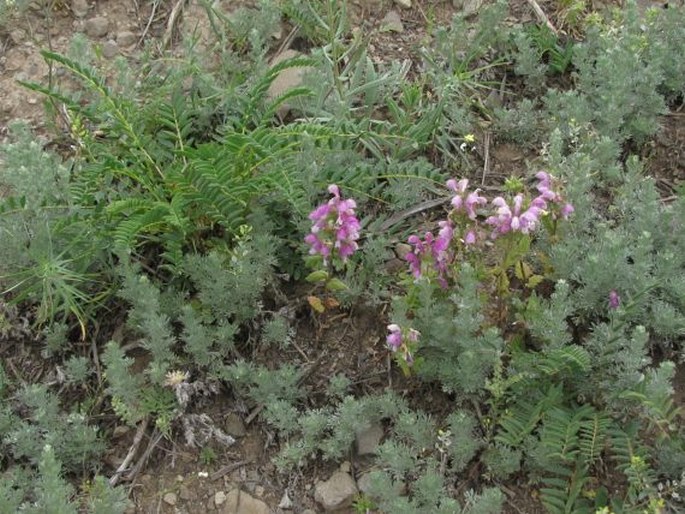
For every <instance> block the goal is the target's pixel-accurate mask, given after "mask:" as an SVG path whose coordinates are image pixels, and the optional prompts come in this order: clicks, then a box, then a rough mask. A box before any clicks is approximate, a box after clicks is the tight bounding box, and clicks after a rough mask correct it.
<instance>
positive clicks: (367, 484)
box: [357, 472, 371, 494]
mask: <svg viewBox="0 0 685 514" xmlns="http://www.w3.org/2000/svg"><path fill="white" fill-rule="evenodd" d="M357 487H359V490H360V491H361V492H362V493H364V494H369V491H370V490H371V473H368V472H367V473H364V474H362V475H360V476H359V478H357Z"/></svg>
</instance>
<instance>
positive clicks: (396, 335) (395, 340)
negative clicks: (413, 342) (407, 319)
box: [386, 323, 402, 352]
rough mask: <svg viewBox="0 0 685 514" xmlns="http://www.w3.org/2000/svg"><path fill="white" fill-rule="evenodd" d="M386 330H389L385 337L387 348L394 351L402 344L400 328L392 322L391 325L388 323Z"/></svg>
mask: <svg viewBox="0 0 685 514" xmlns="http://www.w3.org/2000/svg"><path fill="white" fill-rule="evenodd" d="M388 330H389V331H390V333H389V334H388V337H387V338H386V342H387V343H388V348H390V349H391V350H392V351H393V352H396V351H397V350H398V349H399V347H400V346H402V329H401V328H400V326H399V325H396V324H394V323H392V324H391V325H388Z"/></svg>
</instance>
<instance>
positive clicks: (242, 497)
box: [219, 489, 271, 514]
mask: <svg viewBox="0 0 685 514" xmlns="http://www.w3.org/2000/svg"><path fill="white" fill-rule="evenodd" d="M219 512H220V514H237V513H240V514H271V509H269V507H268V505H267V504H266V503H264V502H263V501H262V500H258V499H256V498H253V497H252V496H250V495H249V494H247V493H245V492H243V491H241V490H240V489H233V490H232V491H231V492H229V493H228V495H226V502H225V503H224V505H222V507H221V508H220V509H219Z"/></svg>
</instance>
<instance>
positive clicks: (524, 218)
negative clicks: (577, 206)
mask: <svg viewBox="0 0 685 514" xmlns="http://www.w3.org/2000/svg"><path fill="white" fill-rule="evenodd" d="M535 176H536V178H537V179H538V184H537V186H536V189H537V190H538V195H537V196H536V197H535V198H534V199H533V200H531V201H530V202H528V203H527V205H526V206H525V208H524V203H525V197H524V195H523V194H517V195H516V196H515V197H514V198H513V200H512V203H511V205H510V204H509V203H507V201H506V200H505V199H504V198H502V197H501V196H498V197H497V198H495V199H494V200H492V202H491V205H492V206H493V207H494V209H495V211H494V214H492V215H490V216H488V217H487V218H486V219H485V223H486V224H487V225H490V226H491V227H493V229H494V230H493V231H492V233H491V235H490V237H491V238H492V239H496V238H497V237H499V236H501V235H504V234H506V233H508V232H520V233H522V234H530V233H531V232H533V231H534V230H536V229H537V228H538V226H539V225H540V221H541V219H542V217H543V216H546V215H551V216H553V217H554V219H557V218H558V217H561V218H563V219H567V218H568V217H569V215H570V214H571V213H572V212H573V206H572V205H571V204H569V203H566V202H564V200H563V198H562V196H561V195H560V194H559V193H557V192H555V191H553V190H552V177H551V176H550V175H549V174H548V173H546V172H544V171H541V172H539V173H537V174H536V175H535ZM446 185H447V187H448V188H449V189H450V190H452V191H454V193H455V194H454V197H453V198H452V201H451V204H452V211H451V212H450V214H449V216H448V218H447V220H444V221H440V222H439V227H440V231H439V232H438V235H437V237H436V236H435V235H434V234H433V233H432V232H426V234H425V235H424V237H423V239H421V237H419V236H417V235H412V236H410V237H409V239H408V243H409V244H410V245H411V247H412V249H411V251H410V252H409V253H407V255H406V256H405V259H406V260H407V261H408V262H409V270H410V271H411V273H412V275H414V277H415V278H417V279H418V278H420V277H421V276H422V275H423V274H424V273H425V272H426V271H428V270H431V271H435V272H437V275H438V283H439V284H440V285H441V286H442V287H443V288H444V287H447V273H448V269H449V265H450V263H451V262H452V260H453V259H454V257H455V250H454V247H453V245H452V242H453V240H454V239H455V231H456V229H457V228H461V229H463V236H462V239H460V241H461V242H462V243H463V245H464V247H468V246H471V245H474V244H475V243H476V241H477V239H478V237H477V235H476V234H477V230H476V229H477V223H478V214H479V213H478V209H479V208H481V207H484V206H485V205H487V203H488V201H487V199H486V198H485V197H484V196H481V194H480V189H476V190H474V191H469V190H468V186H469V181H468V180H467V179H462V180H459V181H456V180H454V179H450V180H448V181H447V184H446ZM481 214H482V213H481ZM455 223H456V226H455Z"/></svg>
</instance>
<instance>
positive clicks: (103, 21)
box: [85, 16, 109, 37]
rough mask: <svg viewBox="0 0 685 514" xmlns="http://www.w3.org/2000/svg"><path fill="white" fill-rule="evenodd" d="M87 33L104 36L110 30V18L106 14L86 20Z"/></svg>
mask: <svg viewBox="0 0 685 514" xmlns="http://www.w3.org/2000/svg"><path fill="white" fill-rule="evenodd" d="M85 29H86V34H88V35H89V36H90V37H103V36H106V35H107V33H108V32H109V20H108V19H107V18H105V17H104V16H96V17H95V18H91V19H90V20H88V21H86V26H85Z"/></svg>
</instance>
